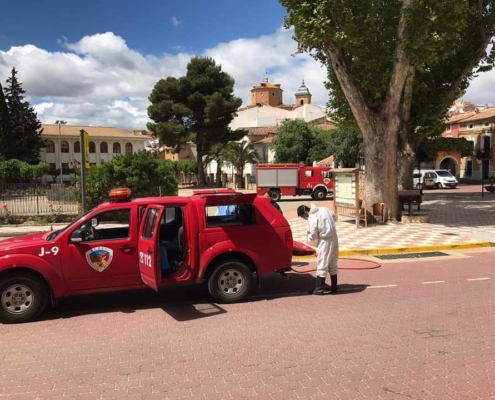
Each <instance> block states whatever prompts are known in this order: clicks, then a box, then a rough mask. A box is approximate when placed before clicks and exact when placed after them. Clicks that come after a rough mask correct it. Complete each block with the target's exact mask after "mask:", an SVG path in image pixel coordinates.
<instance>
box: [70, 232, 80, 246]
mask: <svg viewBox="0 0 495 400" xmlns="http://www.w3.org/2000/svg"><path fill="white" fill-rule="evenodd" d="M82 241H83V234H82V232H81V231H80V230H79V229H76V230H75V231H74V232H72V235H70V242H71V243H74V244H77V243H81V242H82Z"/></svg>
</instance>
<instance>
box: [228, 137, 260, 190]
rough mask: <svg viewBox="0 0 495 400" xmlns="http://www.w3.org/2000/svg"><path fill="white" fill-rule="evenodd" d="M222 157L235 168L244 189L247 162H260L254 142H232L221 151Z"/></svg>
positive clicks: (240, 184) (240, 185) (239, 183)
mask: <svg viewBox="0 0 495 400" xmlns="http://www.w3.org/2000/svg"><path fill="white" fill-rule="evenodd" d="M220 154H221V155H220V159H221V161H223V162H226V163H229V164H230V165H232V166H233V167H234V168H235V171H236V176H237V184H238V187H239V188H241V189H243V188H244V182H243V181H242V176H243V174H244V168H245V167H246V164H258V163H259V162H260V156H259V154H258V152H257V151H256V149H255V148H254V146H253V144H252V143H248V142H246V141H245V140H243V141H242V142H231V143H229V144H228V145H227V146H225V148H224V149H223V150H222V152H221V153H220Z"/></svg>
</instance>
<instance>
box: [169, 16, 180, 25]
mask: <svg viewBox="0 0 495 400" xmlns="http://www.w3.org/2000/svg"><path fill="white" fill-rule="evenodd" d="M170 22H171V23H172V25H173V26H179V25H180V24H182V21H179V20H178V19H177V18H176V17H171V18H170Z"/></svg>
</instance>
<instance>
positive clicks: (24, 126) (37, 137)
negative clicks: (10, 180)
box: [4, 68, 44, 164]
mask: <svg viewBox="0 0 495 400" xmlns="http://www.w3.org/2000/svg"><path fill="white" fill-rule="evenodd" d="M4 92H5V98H6V100H7V108H8V112H9V121H10V131H11V134H10V135H9V141H10V144H11V146H9V147H8V149H9V150H8V154H6V156H7V158H9V159H10V158H15V159H17V160H21V161H25V162H28V163H30V164H35V163H37V162H38V161H39V159H40V150H41V148H42V147H43V146H44V141H43V139H42V138H41V132H40V128H41V123H40V121H39V120H38V116H37V115H36V112H35V111H34V109H33V108H32V107H31V106H30V104H29V102H28V101H26V100H24V99H25V96H24V95H25V94H26V91H25V90H24V89H23V88H22V84H21V83H20V82H19V80H18V79H17V71H16V70H15V68H12V72H11V75H10V78H9V79H7V86H6V87H5V88H4Z"/></svg>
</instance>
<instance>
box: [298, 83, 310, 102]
mask: <svg viewBox="0 0 495 400" xmlns="http://www.w3.org/2000/svg"><path fill="white" fill-rule="evenodd" d="M304 104H311V93H310V92H309V89H308V88H307V87H306V85H305V83H304V79H303V80H302V84H301V86H300V87H299V89H298V90H297V92H296V105H298V106H303V105H304Z"/></svg>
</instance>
